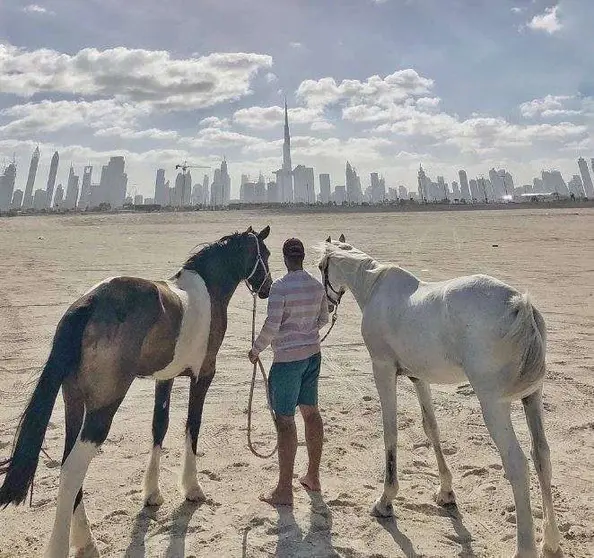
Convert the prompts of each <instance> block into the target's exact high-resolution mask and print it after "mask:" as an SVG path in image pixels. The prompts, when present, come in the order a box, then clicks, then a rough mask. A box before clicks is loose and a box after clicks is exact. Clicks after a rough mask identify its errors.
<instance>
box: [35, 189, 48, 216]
mask: <svg viewBox="0 0 594 558" xmlns="http://www.w3.org/2000/svg"><path fill="white" fill-rule="evenodd" d="M46 203H47V192H46V191H45V190H42V189H41V188H37V190H35V194H34V195H33V209H35V210H36V211H41V210H42V209H45V207H46Z"/></svg>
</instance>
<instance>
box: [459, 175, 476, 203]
mask: <svg viewBox="0 0 594 558" xmlns="http://www.w3.org/2000/svg"><path fill="white" fill-rule="evenodd" d="M458 178H460V199H462V200H465V201H472V197H473V196H471V195H470V188H469V186H468V175H467V174H466V171H465V170H460V171H458Z"/></svg>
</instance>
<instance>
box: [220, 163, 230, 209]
mask: <svg viewBox="0 0 594 558" xmlns="http://www.w3.org/2000/svg"><path fill="white" fill-rule="evenodd" d="M221 186H222V192H223V205H225V206H226V205H229V202H230V201H231V177H230V176H229V170H228V168H227V159H225V158H224V157H223V162H222V163H221Z"/></svg>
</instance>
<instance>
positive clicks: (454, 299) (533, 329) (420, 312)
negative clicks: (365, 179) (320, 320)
mask: <svg viewBox="0 0 594 558" xmlns="http://www.w3.org/2000/svg"><path fill="white" fill-rule="evenodd" d="M319 267H320V271H321V272H322V276H323V279H324V287H325V289H326V295H327V297H328V299H329V300H330V302H332V303H333V304H338V303H339V302H340V297H341V296H342V294H344V292H345V290H346V289H347V288H348V289H349V290H350V291H351V292H352V293H353V296H354V297H355V300H356V301H357V303H358V304H359V307H360V308H361V311H362V312H363V319H362V324H361V332H362V334H363V339H364V340H365V344H366V345H367V349H368V350H369V354H370V356H371V360H372V363H373V375H374V379H375V384H376V387H377V389H378V392H379V396H380V402H381V407H382V419H383V426H384V442H385V450H386V471H385V480H384V491H383V494H382V495H381V497H380V498H379V499H378V500H377V501H376V502H375V504H374V506H373V508H372V513H373V514H374V515H378V516H391V515H393V508H392V501H393V500H394V498H395V496H396V494H397V492H398V476H397V469H396V442H397V435H398V428H397V422H396V415H397V405H396V378H397V376H407V377H409V378H410V379H411V380H412V381H413V383H414V386H415V389H416V392H417V396H418V398H419V403H420V405H421V411H422V416H423V428H424V430H425V433H426V435H427V437H428V438H429V440H430V441H431V444H432V445H433V449H434V451H435V456H436V458H437V465H438V468H439V478H440V485H441V486H440V489H439V492H438V494H437V503H438V504H440V505H446V504H454V503H455V496H454V492H453V490H452V474H451V472H450V470H449V468H448V466H447V464H446V462H445V459H444V456H443V452H442V450H441V446H440V441H439V431H438V427H437V422H436V420H435V414H434V410H433V403H432V401H431V391H430V387H429V384H431V383H437V384H452V383H459V382H461V381H463V380H464V379H465V378H466V379H468V381H469V382H470V384H471V385H472V387H473V389H474V392H475V393H476V395H477V397H478V399H479V402H480V405H481V409H482V412H483V417H484V419H485V423H486V425H487V428H488V430H489V433H490V434H491V437H492V438H493V441H494V442H495V445H496V446H497V449H498V450H499V454H500V455H501V459H502V462H503V466H504V469H505V474H506V477H507V479H508V480H509V482H510V483H511V486H512V490H513V494H514V501H515V505H516V515H517V520H516V525H517V532H516V547H517V550H516V554H515V556H516V557H518V558H519V557H522V558H534V557H536V556H537V550H536V543H535V537H534V526H533V520H532V511H531V509H530V491H529V478H528V462H527V460H526V457H525V456H524V453H523V452H522V449H521V447H520V444H519V443H518V439H517V437H516V434H515V432H514V429H513V426H512V422H511V417H510V406H511V401H512V400H514V399H522V403H523V405H524V412H525V414H526V420H527V422H528V427H529V429H530V434H531V438H532V458H533V460H534V464H535V466H536V471H537V473H538V480H539V482H540V487H541V492H542V503H543V511H544V516H543V526H544V528H543V530H544V536H543V551H544V550H546V551H547V552H553V553H555V552H560V550H559V544H560V534H559V529H558V527H557V522H556V520H555V513H554V510H553V498H552V494H551V461H550V452H549V446H548V443H547V440H546V437H545V432H544V426H543V417H542V415H543V407H542V384H543V378H544V375H545V347H546V340H545V323H544V319H543V317H542V316H541V314H540V312H539V311H538V310H537V309H536V308H535V307H534V306H533V305H532V304H531V302H530V300H529V298H528V296H527V295H525V294H521V293H519V292H518V291H517V290H515V289H513V288H512V287H510V286H508V285H506V284H505V283H503V282H501V281H498V280H497V279H494V278H492V277H488V276H486V275H471V276H467V277H458V278H456V279H451V280H449V281H443V282H435V283H427V282H424V281H421V280H419V279H417V278H416V277H415V276H414V275H412V274H411V273H409V272H408V271H406V270H404V269H402V268H400V267H398V266H396V265H384V264H380V263H378V262H377V261H375V260H374V259H372V258H371V257H369V256H368V255H367V254H365V253H363V252H361V251H360V250H357V249H355V248H353V247H352V246H351V245H349V244H346V243H345V238H344V235H342V236H341V237H340V242H332V241H331V239H330V238H328V239H327V241H326V244H325V245H324V246H323V254H322V258H321V261H320V264H319Z"/></svg>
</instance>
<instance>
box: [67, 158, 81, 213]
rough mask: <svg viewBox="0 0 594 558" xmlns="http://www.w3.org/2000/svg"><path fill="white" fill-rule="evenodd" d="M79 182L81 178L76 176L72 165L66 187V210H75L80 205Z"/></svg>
mask: <svg viewBox="0 0 594 558" xmlns="http://www.w3.org/2000/svg"><path fill="white" fill-rule="evenodd" d="M78 180H79V177H78V176H77V175H76V174H74V168H73V167H72V165H70V173H69V174H68V185H67V186H66V199H65V200H64V204H63V207H64V209H74V208H75V207H76V204H77V203H78V191H79V189H78Z"/></svg>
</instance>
